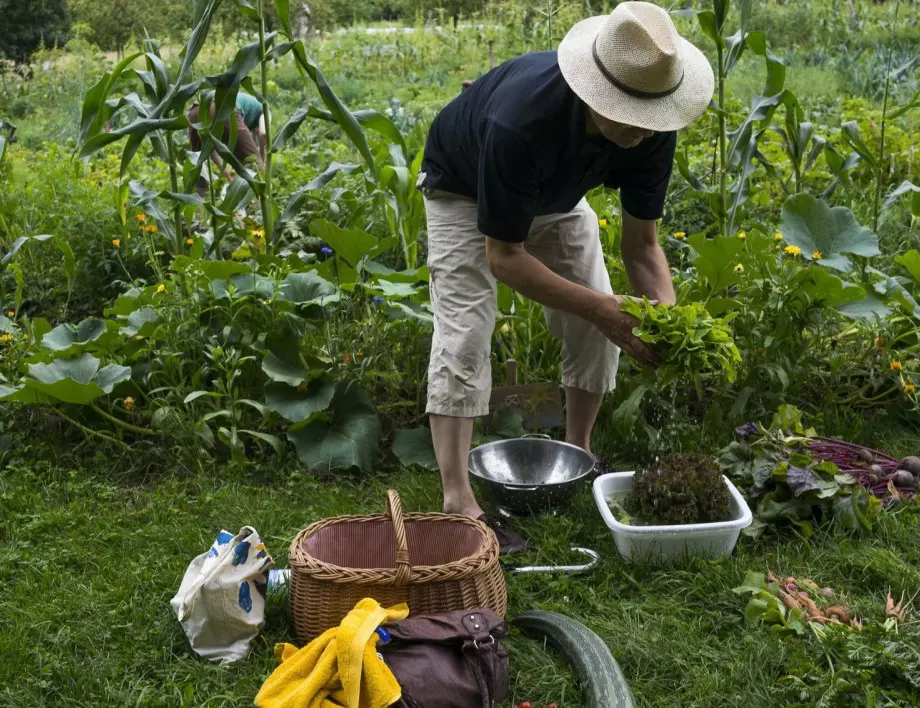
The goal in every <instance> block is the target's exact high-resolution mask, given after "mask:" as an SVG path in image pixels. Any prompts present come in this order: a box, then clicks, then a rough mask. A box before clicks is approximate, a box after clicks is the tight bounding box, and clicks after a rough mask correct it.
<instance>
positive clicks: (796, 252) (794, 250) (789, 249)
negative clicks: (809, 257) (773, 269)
mask: <svg viewBox="0 0 920 708" xmlns="http://www.w3.org/2000/svg"><path fill="white" fill-rule="evenodd" d="M783 250H784V251H785V252H786V253H788V254H789V255H790V256H801V255H802V249H801V248H799V247H798V246H786V247H785V248H784V249H783Z"/></svg>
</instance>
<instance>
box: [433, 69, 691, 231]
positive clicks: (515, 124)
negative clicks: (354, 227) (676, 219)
mask: <svg viewBox="0 0 920 708" xmlns="http://www.w3.org/2000/svg"><path fill="white" fill-rule="evenodd" d="M676 141H677V134H676V133H674V132H668V133H656V134H655V135H653V136H652V137H650V138H647V139H645V140H643V141H642V142H641V143H639V144H638V145H637V146H636V147H633V148H629V149H625V148H621V147H618V146H616V145H615V144H614V143H612V142H610V141H609V140H607V139H606V138H604V137H603V136H600V135H597V136H594V135H588V134H587V132H586V129H585V106H584V104H583V103H582V101H581V100H580V99H579V98H578V97H577V96H576V95H575V93H574V92H573V91H572V89H571V88H569V85H568V84H567V83H566V81H565V79H564V78H563V77H562V73H561V72H560V70H559V63H558V61H557V58H556V52H537V53H534V54H525V55H523V56H519V57H517V58H515V59H512V60H510V61H508V62H506V63H504V64H502V65H501V66H499V67H496V68H495V69H493V70H492V71H490V72H489V73H488V74H486V75H485V76H483V77H482V78H480V79H478V80H477V81H476V82H474V83H473V85H472V86H470V87H469V88H468V89H466V90H465V91H463V92H462V93H461V94H460V95H459V96H458V97H457V98H455V99H454V100H453V101H451V102H450V103H449V104H448V105H447V106H445V107H444V109H443V110H442V111H441V112H440V113H439V114H438V116H437V117H436V118H435V120H434V122H433V123H432V124H431V130H430V131H429V133H428V140H427V142H426V144H425V156H424V159H423V162H422V171H424V172H425V173H426V177H425V183H424V185H423V186H424V187H425V188H426V189H438V190H443V191H446V192H452V193H454V194H460V195H463V196H466V197H470V198H472V199H475V200H476V201H477V203H478V224H477V225H478V228H479V230H480V231H482V233H484V234H485V235H486V236H490V237H491V238H495V239H498V240H501V241H511V242H516V243H520V242H523V241H525V240H526V239H527V234H528V232H529V231H530V225H531V223H532V221H533V219H534V217H535V216H540V215H543V214H559V213H565V212H568V211H571V210H572V209H574V208H575V205H576V204H578V202H579V200H580V199H581V198H582V197H583V196H584V195H585V193H586V192H587V191H588V190H589V189H592V188H594V187H597V186H599V185H601V184H603V185H606V186H607V187H610V188H612V189H619V190H620V200H621V202H622V204H623V208H624V209H625V210H626V211H627V212H629V213H630V214H631V215H632V216H635V217H636V218H639V219H658V218H660V217H661V215H662V212H663V209H664V199H665V193H666V192H667V189H668V180H669V179H670V177H671V167H672V163H673V161H674V148H675V145H676Z"/></svg>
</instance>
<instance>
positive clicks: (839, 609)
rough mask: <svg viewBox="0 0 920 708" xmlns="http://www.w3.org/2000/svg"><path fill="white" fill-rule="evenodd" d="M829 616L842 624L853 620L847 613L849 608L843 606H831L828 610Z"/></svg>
mask: <svg viewBox="0 0 920 708" xmlns="http://www.w3.org/2000/svg"><path fill="white" fill-rule="evenodd" d="M827 614H828V616H831V617H836V618H837V619H839V620H840V621H841V622H844V623H847V622H850V621H852V620H853V616H852V615H851V614H850V613H849V612H848V611H847V608H846V607H844V606H843V605H831V606H830V607H828V608H827Z"/></svg>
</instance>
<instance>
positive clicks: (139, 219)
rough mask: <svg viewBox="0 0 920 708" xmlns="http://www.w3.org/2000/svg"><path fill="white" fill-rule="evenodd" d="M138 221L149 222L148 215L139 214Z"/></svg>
mask: <svg viewBox="0 0 920 708" xmlns="http://www.w3.org/2000/svg"><path fill="white" fill-rule="evenodd" d="M137 220H138V221H142V222H143V221H147V215H146V214H138V215H137Z"/></svg>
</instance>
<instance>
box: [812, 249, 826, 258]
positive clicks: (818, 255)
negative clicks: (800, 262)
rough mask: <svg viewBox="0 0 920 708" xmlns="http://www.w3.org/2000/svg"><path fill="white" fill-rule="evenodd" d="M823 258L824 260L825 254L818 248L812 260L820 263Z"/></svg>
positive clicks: (813, 253) (813, 252)
mask: <svg viewBox="0 0 920 708" xmlns="http://www.w3.org/2000/svg"><path fill="white" fill-rule="evenodd" d="M822 258H824V254H823V253H821V251H819V250H818V249H817V248H816V249H815V250H814V251H812V252H811V260H813V261H820V260H821V259H822Z"/></svg>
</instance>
